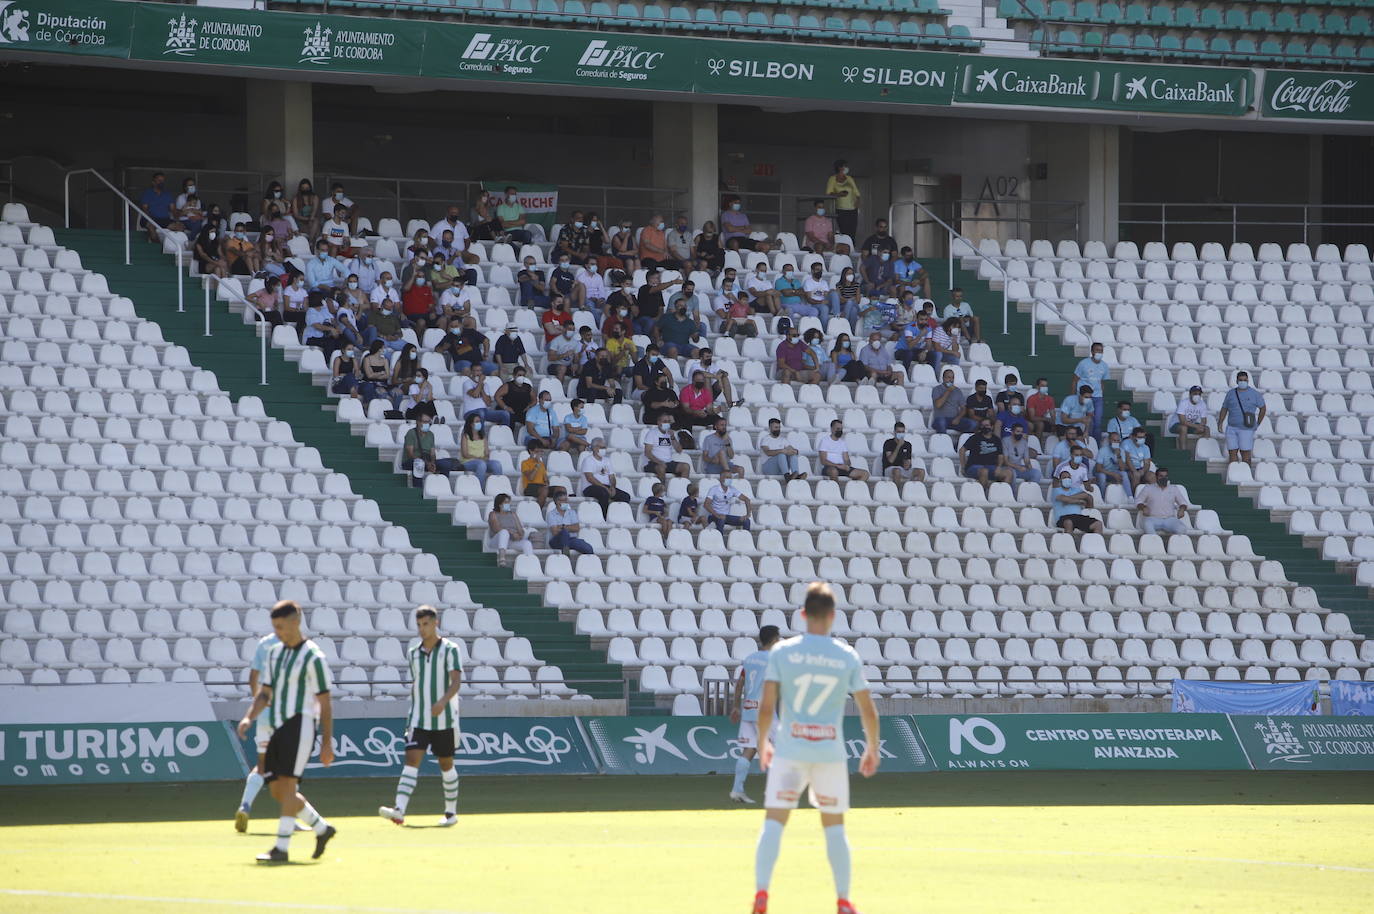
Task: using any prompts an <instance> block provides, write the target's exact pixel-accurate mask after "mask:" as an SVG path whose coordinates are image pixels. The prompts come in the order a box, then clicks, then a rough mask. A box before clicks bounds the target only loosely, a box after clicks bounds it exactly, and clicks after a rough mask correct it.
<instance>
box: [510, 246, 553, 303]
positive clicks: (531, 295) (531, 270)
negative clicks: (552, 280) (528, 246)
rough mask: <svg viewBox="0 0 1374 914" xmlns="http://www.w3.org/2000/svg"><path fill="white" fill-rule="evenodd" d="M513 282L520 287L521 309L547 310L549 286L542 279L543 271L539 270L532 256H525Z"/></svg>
mask: <svg viewBox="0 0 1374 914" xmlns="http://www.w3.org/2000/svg"><path fill="white" fill-rule="evenodd" d="M515 281H516V283H517V284H518V285H519V286H520V306H521V307H522V308H548V306H549V285H548V282H547V280H546V279H545V278H544V271H543V270H541V269H539V265H538V263H537V262H536V261H535V259H534V257H533V256H531V255H529V254H526V255H525V261H524V265H523V266H522V267H521V269H520V272H519V273H518V274H516V277H515Z"/></svg>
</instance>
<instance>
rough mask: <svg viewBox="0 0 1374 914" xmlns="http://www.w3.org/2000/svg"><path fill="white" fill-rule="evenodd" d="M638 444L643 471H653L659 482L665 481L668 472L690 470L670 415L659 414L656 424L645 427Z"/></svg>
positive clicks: (678, 474)
mask: <svg viewBox="0 0 1374 914" xmlns="http://www.w3.org/2000/svg"><path fill="white" fill-rule="evenodd" d="M645 408H646V409H647V408H648V407H647V406H646V407H645ZM639 445H640V447H641V448H642V449H643V452H644V472H646V473H653V474H654V475H655V476H657V477H658V481H659V482H667V481H668V474H669V473H671V474H673V475H674V476H686V475H687V474H688V473H689V472H691V464H690V463H688V462H687V459H686V458H685V457H684V456H683V453H682V442H681V441H680V440H679V439H678V436H677V433H676V432H675V431H673V420H672V418H671V417H669V416H667V415H660V416H659V417H658V420H657V424H656V425H652V426H650V427H648V428H646V429H645V430H644V431H643V433H642V434H641V435H640V436H639Z"/></svg>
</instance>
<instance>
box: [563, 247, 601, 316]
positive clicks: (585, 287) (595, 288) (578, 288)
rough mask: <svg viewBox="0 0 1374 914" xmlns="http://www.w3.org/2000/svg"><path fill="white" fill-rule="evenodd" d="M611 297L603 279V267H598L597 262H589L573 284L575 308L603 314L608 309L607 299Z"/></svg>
mask: <svg viewBox="0 0 1374 914" xmlns="http://www.w3.org/2000/svg"><path fill="white" fill-rule="evenodd" d="M609 297H610V291H609V290H608V289H607V288H606V281H605V280H604V279H602V278H601V267H599V266H597V263H596V261H595V260H590V261H588V262H587V265H586V266H585V267H583V268H582V272H581V273H579V274H578V276H577V281H576V282H574V283H573V294H572V298H573V307H574V308H578V309H580V310H588V311H595V312H596V313H597V314H601V313H602V312H603V311H605V309H606V299H608V298H609Z"/></svg>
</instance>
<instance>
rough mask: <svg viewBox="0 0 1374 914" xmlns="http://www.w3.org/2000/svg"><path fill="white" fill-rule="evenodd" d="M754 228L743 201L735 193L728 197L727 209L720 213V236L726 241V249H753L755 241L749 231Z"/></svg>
mask: <svg viewBox="0 0 1374 914" xmlns="http://www.w3.org/2000/svg"><path fill="white" fill-rule="evenodd" d="M753 229H754V227H753V226H752V225H750V224H749V217H748V216H747V215H745V212H744V203H743V201H741V200H740V198H739V197H737V196H734V195H731V196H729V197H726V198H725V209H723V210H721V213H720V231H721V235H720V237H721V238H722V239H723V240H724V242H725V248H726V250H731V251H752V250H753V249H754V242H753V240H752V239H750V237H749V233H750V232H751V231H753Z"/></svg>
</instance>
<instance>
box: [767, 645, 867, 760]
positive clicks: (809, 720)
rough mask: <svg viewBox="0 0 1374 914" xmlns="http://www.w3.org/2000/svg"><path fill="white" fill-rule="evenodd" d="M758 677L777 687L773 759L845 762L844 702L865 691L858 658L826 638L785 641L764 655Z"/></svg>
mask: <svg viewBox="0 0 1374 914" xmlns="http://www.w3.org/2000/svg"><path fill="white" fill-rule="evenodd" d="M763 678H764V681H765V682H776V683H777V684H778V704H779V706H780V707H781V709H782V712H781V717H782V725H781V727H780V728H779V730H778V735H777V739H776V740H775V743H774V745H775V750H776V752H777V755H778V757H779V758H785V759H787V760H788V761H794V762H843V761H845V759H846V757H847V756H846V753H845V747H844V705H845V700H846V699H847V698H848V697H849V696H850V694H851V693H854V692H865V691H867V690H868V683H867V682H865V681H864V676H863V663H862V662H861V661H860V660H859V655H858V653H857V652H855V650H854V649H853V648H852V647H849V646H848V645H846V644H842V643H841V642H839V641H837V640H836V639H834V638H831V637H829V636H828V635H802V636H800V637H797V638H789V639H788V640H786V641H783V642H782V643H780V644H778V645H777V646H776V647H774V648H773V650H772V651H770V652H769V654H768V669H767V670H766V671H765V672H764V675H763Z"/></svg>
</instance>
